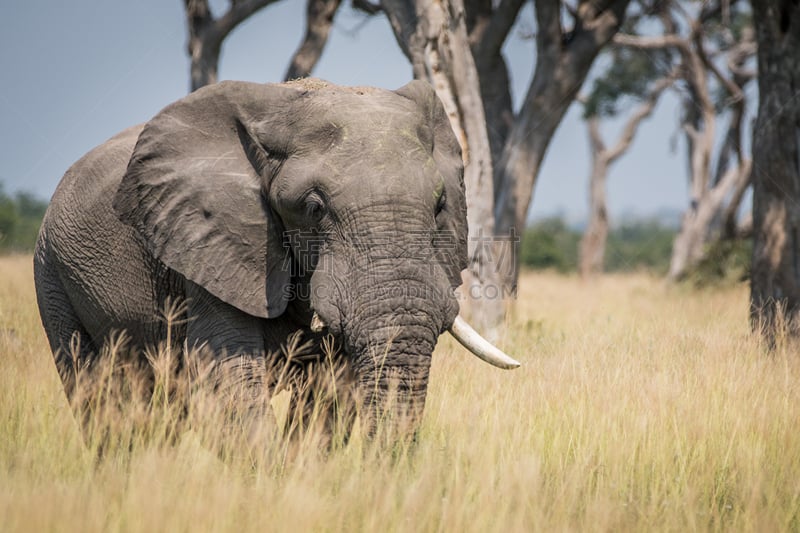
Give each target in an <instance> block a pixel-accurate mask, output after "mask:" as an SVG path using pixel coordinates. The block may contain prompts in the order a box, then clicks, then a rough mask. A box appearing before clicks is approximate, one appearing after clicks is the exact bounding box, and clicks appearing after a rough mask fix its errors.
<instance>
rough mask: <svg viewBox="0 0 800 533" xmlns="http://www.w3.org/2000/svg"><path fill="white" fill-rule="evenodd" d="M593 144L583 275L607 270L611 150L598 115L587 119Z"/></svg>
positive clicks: (580, 260) (582, 252) (582, 247)
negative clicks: (604, 141)
mask: <svg viewBox="0 0 800 533" xmlns="http://www.w3.org/2000/svg"><path fill="white" fill-rule="evenodd" d="M587 126H588V129H589V144H590V146H591V147H592V174H591V177H590V178H589V221H588V223H587V225H586V230H585V231H584V232H583V237H582V238H581V243H580V250H579V258H578V271H579V272H580V274H581V277H583V278H588V277H589V276H591V275H592V274H595V273H597V272H602V271H603V259H604V258H605V253H606V241H607V240H608V209H607V206H606V181H607V178H608V165H609V161H608V157H607V150H606V147H605V145H604V144H603V140H602V138H601V136H600V125H599V120H598V118H597V117H590V118H589V119H588V120H587Z"/></svg>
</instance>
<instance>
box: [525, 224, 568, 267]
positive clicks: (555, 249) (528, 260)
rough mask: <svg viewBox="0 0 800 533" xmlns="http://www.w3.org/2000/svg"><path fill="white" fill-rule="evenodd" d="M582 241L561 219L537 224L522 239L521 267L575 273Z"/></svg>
mask: <svg viewBox="0 0 800 533" xmlns="http://www.w3.org/2000/svg"><path fill="white" fill-rule="evenodd" d="M580 238H581V236H580V234H579V233H578V232H577V231H575V230H573V229H571V228H569V227H568V226H567V225H566V223H565V222H564V220H562V219H561V218H559V217H552V218H548V219H545V220H542V221H540V222H537V223H535V224H533V225H532V226H530V227H529V228H528V229H526V230H525V234H524V235H523V236H522V249H521V254H522V256H521V260H522V264H523V265H526V266H528V267H531V268H535V269H545V268H553V269H555V270H558V271H559V272H570V271H574V270H575V269H576V268H577V265H578V242H580Z"/></svg>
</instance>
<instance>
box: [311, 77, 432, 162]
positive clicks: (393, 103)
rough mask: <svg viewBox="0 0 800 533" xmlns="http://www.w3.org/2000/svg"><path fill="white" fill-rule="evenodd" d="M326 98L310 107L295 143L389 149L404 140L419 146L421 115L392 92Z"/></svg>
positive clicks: (409, 103) (328, 96) (343, 94)
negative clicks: (393, 144) (370, 146)
mask: <svg viewBox="0 0 800 533" xmlns="http://www.w3.org/2000/svg"><path fill="white" fill-rule="evenodd" d="M386 93H388V94H384V93H378V94H364V95H360V94H354V93H342V94H338V93H337V94H333V95H326V97H321V98H319V99H317V100H316V101H315V102H314V104H313V105H312V106H310V108H309V110H308V113H307V115H306V116H307V120H306V121H303V122H305V126H307V127H303V126H300V127H299V131H298V133H299V136H298V137H299V138H298V141H299V143H298V144H301V145H308V144H310V145H312V146H314V147H315V148H320V147H322V148H325V149H328V150H329V149H335V148H338V149H344V150H348V149H351V150H352V149H362V148H365V147H366V146H369V145H372V147H373V148H380V147H382V146H383V147H390V146H392V143H395V144H396V143H397V142H402V141H403V140H404V139H405V140H407V141H409V142H411V143H413V144H419V143H420V139H419V137H420V132H419V129H420V127H421V126H422V124H423V120H422V114H421V113H420V111H419V109H418V108H417V106H416V105H414V104H413V103H412V102H410V101H409V100H408V99H406V98H403V97H401V96H398V95H396V94H394V93H389V92H388V91H387V92H386Z"/></svg>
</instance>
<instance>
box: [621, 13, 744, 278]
mask: <svg viewBox="0 0 800 533" xmlns="http://www.w3.org/2000/svg"><path fill="white" fill-rule="evenodd" d="M687 7H689V8H692V9H687ZM658 14H659V16H658V19H659V21H660V23H661V25H662V27H663V30H664V31H663V34H662V35H659V36H644V37H643V36H636V35H628V34H624V33H620V34H618V35H617V36H616V37H615V39H614V42H615V44H617V45H620V46H632V47H636V48H639V49H641V50H650V51H653V50H665V49H671V50H674V51H675V52H677V58H678V66H679V68H680V73H681V83H680V84H679V85H678V86H679V87H680V88H681V89H682V93H683V95H684V97H683V117H682V127H683V130H684V133H685V136H686V144H687V147H688V150H687V162H688V164H687V167H688V169H689V173H688V174H689V185H690V202H689V206H688V208H687V210H686V211H685V213H684V216H683V219H682V222H681V229H680V231H679V232H678V234H677V235H676V237H675V242H674V244H673V248H672V259H671V262H670V268H669V272H668V276H669V278H670V279H672V280H678V279H681V278H683V277H684V276H685V275H686V274H687V272H688V271H689V270H691V268H693V267H694V266H695V265H697V264H698V263H699V262H700V261H701V260H702V259H703V258H704V256H705V253H706V251H707V250H708V249H709V245H710V244H711V243H712V242H713V241H714V240H717V239H719V238H732V237H735V236H736V235H738V234H739V233H740V232H741V230H740V228H739V227H738V225H737V214H738V209H739V205H740V203H741V200H742V198H743V197H744V193H745V191H746V189H747V187H748V185H749V176H750V164H751V162H750V158H749V155H748V154H747V153H746V152H745V151H744V149H743V146H744V143H743V134H744V133H743V132H744V124H743V121H744V118H745V116H746V113H745V110H746V104H747V100H746V98H745V88H746V86H747V84H748V83H749V82H750V81H751V80H752V79H753V78H754V76H755V73H754V72H753V71H752V70H750V69H748V68H747V64H748V61H749V60H750V58H752V57H753V54H754V53H755V42H754V40H753V33H752V31H751V30H750V18H751V17H750V13H749V11H748V9H747V8H746V6H745V5H744V3H743V2H737V1H736V0H729V1H724V0H722V1H716V2H715V1H712V2H705V3H703V4H702V5H700V6H692V5H691V4H689V5H688V6H687V5H686V3H682V2H677V1H676V0H672V1H666V2H663V3H662V4H661V8H660V10H659V13H658ZM715 91H716V93H715ZM722 115H727V116H728V122H727V127H726V129H725V130H724V133H723V135H722V136H721V137H718V133H717V129H718V122H719V119H720V117H721V116H722ZM720 138H722V139H723V142H721V143H720V142H718V139H720ZM717 147H719V148H718V149H717ZM715 149H716V157H715V156H714V154H715Z"/></svg>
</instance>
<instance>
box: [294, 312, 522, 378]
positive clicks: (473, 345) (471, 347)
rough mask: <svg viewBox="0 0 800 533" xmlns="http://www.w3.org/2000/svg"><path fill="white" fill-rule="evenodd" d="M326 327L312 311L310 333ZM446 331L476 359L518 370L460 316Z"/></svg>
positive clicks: (517, 364) (513, 362)
mask: <svg viewBox="0 0 800 533" xmlns="http://www.w3.org/2000/svg"><path fill="white" fill-rule="evenodd" d="M326 327H327V324H325V321H324V320H322V318H320V316H319V314H318V313H317V312H316V311H314V315H313V316H312V317H311V325H310V328H311V331H313V332H314V333H320V332H321V331H322V330H324V329H325V328H326ZM448 331H449V332H450V334H451V335H452V336H453V338H455V339H456V340H457V341H458V342H459V343H460V344H461V345H462V346H463V347H464V348H466V349H467V350H468V351H469V352H470V353H471V354H473V355H474V356H475V357H477V358H478V359H481V360H482V361H485V362H487V363H489V364H490V365H492V366H496V367H497V368H502V369H506V370H511V369H514V368H519V366H520V363H519V361H517V360H515V359H513V358H512V357H509V356H508V355H507V354H506V353H505V352H503V351H502V350H501V349H500V348H498V347H497V346H495V345H494V344H492V343H491V342H489V341H488V340H486V339H485V338H483V337H482V336H481V335H480V334H479V333H478V332H477V331H475V329H474V328H473V327H472V326H470V325H469V323H468V322H467V321H466V320H464V319H463V318H461V315H458V316H456V318H455V320H454V321H453V324H452V325H451V326H450V327H449V328H448Z"/></svg>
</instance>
